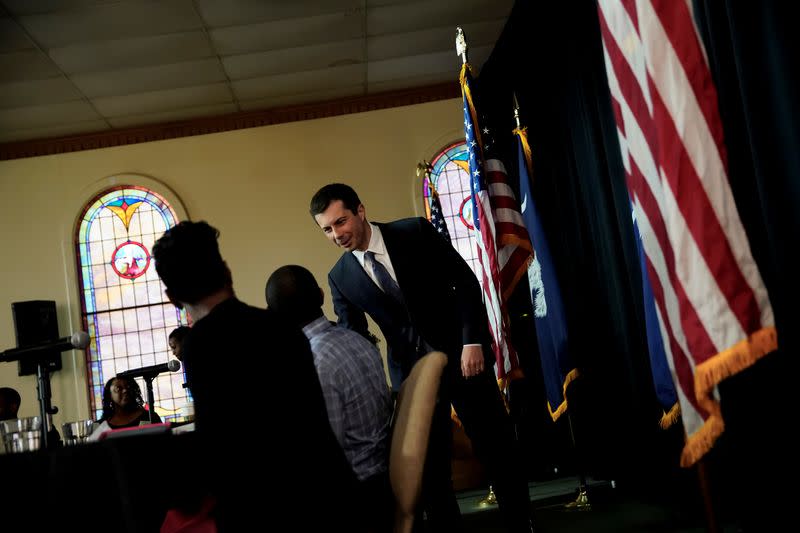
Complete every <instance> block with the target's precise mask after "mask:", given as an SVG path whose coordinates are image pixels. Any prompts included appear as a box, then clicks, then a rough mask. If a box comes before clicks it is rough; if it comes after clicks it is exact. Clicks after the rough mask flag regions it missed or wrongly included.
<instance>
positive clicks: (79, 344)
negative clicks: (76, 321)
mask: <svg viewBox="0 0 800 533" xmlns="http://www.w3.org/2000/svg"><path fill="white" fill-rule="evenodd" d="M87 346H89V334H88V333H86V332H85V331H76V332H75V333H73V334H72V335H71V336H70V337H62V338H60V339H55V340H52V341H45V342H41V343H39V344H31V345H30V346H20V347H18V348H11V349H10V350H6V351H4V352H2V353H0V362H8V361H18V360H19V359H20V358H23V357H26V356H27V355H30V354H35V353H39V352H43V351H50V350H56V351H59V352H64V351H67V350H72V349H79V350H83V349H84V348H86V347H87Z"/></svg>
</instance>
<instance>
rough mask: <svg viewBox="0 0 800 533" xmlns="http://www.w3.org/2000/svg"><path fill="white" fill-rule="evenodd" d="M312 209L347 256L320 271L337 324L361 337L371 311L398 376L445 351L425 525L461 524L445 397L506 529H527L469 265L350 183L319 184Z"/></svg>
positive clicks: (507, 423)
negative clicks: (379, 208)
mask: <svg viewBox="0 0 800 533" xmlns="http://www.w3.org/2000/svg"><path fill="white" fill-rule="evenodd" d="M310 212H311V215H312V216H313V217H314V220H315V221H316V222H317V224H318V225H319V227H320V228H321V229H322V231H323V232H324V233H325V235H326V236H327V237H328V238H329V239H330V240H331V241H332V242H333V243H334V244H336V245H337V246H339V247H341V248H344V249H345V251H346V252H347V253H345V254H343V255H342V257H341V258H340V259H339V261H338V262H337V263H336V265H335V266H334V267H333V269H331V271H330V274H329V275H328V283H329V284H330V289H331V295H332V298H333V306H334V311H335V312H336V315H337V316H338V317H339V323H340V324H341V325H343V326H345V327H348V328H350V329H353V330H355V331H358V332H359V333H361V334H363V335H365V336H366V335H368V332H367V321H366V315H367V314H368V315H369V316H370V317H372V319H373V320H374V321H375V322H376V323H377V324H378V327H380V328H381V331H382V332H383V334H384V337H385V338H386V342H387V344H388V357H389V358H390V359H392V360H394V361H395V362H396V363H398V364H399V366H400V367H401V368H402V371H403V376H404V377H405V376H407V375H408V372H409V371H410V369H411V367H412V366H413V365H414V363H415V362H416V360H417V359H418V358H419V357H420V356H421V355H424V354H425V353H427V352H428V351H430V350H440V351H442V352H444V353H445V354H447V356H448V364H447V367H446V368H445V373H444V376H443V378H442V385H441V389H440V395H439V398H440V401H439V402H438V403H437V406H436V409H435V413H434V425H433V428H432V430H431V439H430V444H429V453H428V458H427V460H426V463H425V474H424V481H423V495H422V502H423V507H424V509H425V512H426V515H427V519H428V523H429V525H431V526H433V528H434V529H435V530H439V531H456V530H459V529H460V527H461V525H460V514H459V510H458V504H457V502H456V500H455V495H454V494H453V489H452V479H451V478H452V473H451V470H450V447H451V443H452V435H451V432H450V417H449V415H450V404H451V402H452V404H453V406H454V407H455V409H456V412H457V413H458V416H459V418H460V419H461V421H462V423H463V425H464V429H465V431H466V433H467V435H468V436H469V438H470V440H471V441H472V445H473V448H474V450H475V453H476V455H477V456H478V458H479V459H480V460H481V461H482V462H483V464H484V465H485V466H486V467H487V470H488V473H489V476H490V478H491V479H492V481H493V485H494V489H495V492H496V494H497V498H498V503H499V505H500V510H501V513H502V514H503V518H504V520H505V522H506V525H507V527H508V529H509V530H510V531H515V532H516V531H531V529H532V528H531V521H530V499H529V494H528V485H527V480H526V478H525V476H524V472H523V468H522V462H521V461H519V460H518V457H519V454H518V450H517V442H516V438H515V433H514V427H513V424H512V422H511V419H510V417H509V416H508V413H507V412H506V410H505V406H504V404H503V400H502V397H501V395H500V391H499V390H498V388H497V384H496V382H495V376H494V372H493V370H492V364H493V359H494V358H493V356H492V351H491V346H490V337H489V330H488V321H487V317H486V311H485V308H484V305H483V303H482V298H481V290H480V286H479V285H478V280H477V278H476V277H475V275H474V274H473V272H472V271H471V270H470V268H469V266H468V265H467V264H466V262H465V261H464V259H463V258H462V257H461V256H460V255H459V254H458V252H457V251H456V250H455V249H454V248H453V247H452V246H451V245H450V244H449V243H448V242H447V241H445V240H444V239H443V238H442V237H441V236H439V234H437V233H436V231H435V230H434V228H433V226H431V224H430V223H429V222H428V221H427V220H425V219H423V218H409V219H403V220H398V221H395V222H391V223H389V224H378V223H375V224H373V223H370V222H368V221H367V217H366V211H365V209H364V205H363V204H362V203H361V201H360V200H359V198H358V195H357V194H356V192H355V191H354V190H353V189H352V188H351V187H349V186H348V185H344V184H340V183H334V184H330V185H326V186H325V187H323V188H321V189H320V190H319V191H317V193H316V194H315V195H314V197H313V198H312V200H311V206H310Z"/></svg>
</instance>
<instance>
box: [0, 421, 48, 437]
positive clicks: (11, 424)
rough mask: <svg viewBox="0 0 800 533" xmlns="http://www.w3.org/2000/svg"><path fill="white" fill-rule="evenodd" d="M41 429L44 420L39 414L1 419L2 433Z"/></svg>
mask: <svg viewBox="0 0 800 533" xmlns="http://www.w3.org/2000/svg"><path fill="white" fill-rule="evenodd" d="M40 429H42V421H41V419H40V418H39V417H38V416H30V417H28V418H16V419H13V420H3V421H0V435H10V434H12V433H19V432H21V431H39V430H40Z"/></svg>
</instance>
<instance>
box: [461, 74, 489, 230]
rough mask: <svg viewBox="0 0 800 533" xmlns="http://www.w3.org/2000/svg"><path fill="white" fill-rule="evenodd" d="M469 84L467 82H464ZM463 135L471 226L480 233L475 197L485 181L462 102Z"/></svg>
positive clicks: (481, 189)
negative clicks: (467, 170) (467, 162)
mask: <svg viewBox="0 0 800 533" xmlns="http://www.w3.org/2000/svg"><path fill="white" fill-rule="evenodd" d="M466 83H469V80H467V81H466ZM464 133H465V137H466V141H467V152H468V153H469V177H470V180H469V188H470V191H471V192H472V224H473V225H474V226H475V229H476V230H477V231H478V232H480V230H481V221H480V216H478V203H477V202H476V201H475V200H476V195H477V194H478V193H480V192H481V191H485V190H486V189H487V187H486V181H485V180H484V177H483V154H482V153H481V146H480V144H479V142H478V136H477V135H476V134H475V124H474V123H473V121H472V116H471V115H470V110H469V105H468V104H467V102H466V99H465V100H464Z"/></svg>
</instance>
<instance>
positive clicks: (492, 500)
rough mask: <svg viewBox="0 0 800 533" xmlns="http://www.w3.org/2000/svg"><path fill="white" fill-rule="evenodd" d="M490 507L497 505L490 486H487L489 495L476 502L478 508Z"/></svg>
mask: <svg viewBox="0 0 800 533" xmlns="http://www.w3.org/2000/svg"><path fill="white" fill-rule="evenodd" d="M490 505H497V496H495V494H494V490H492V486H491V485H489V494H487V495H486V497H485V498H484V499H482V500H481V501H479V502H478V506H480V507H489V506H490Z"/></svg>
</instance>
